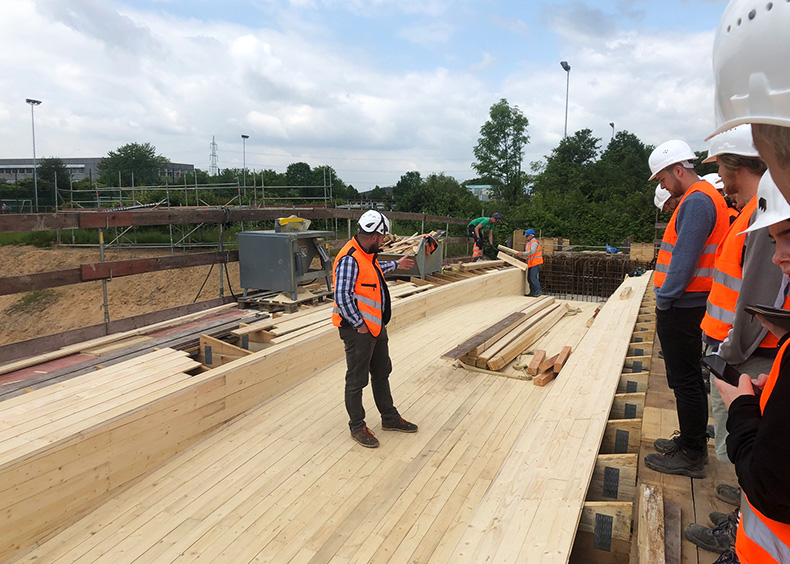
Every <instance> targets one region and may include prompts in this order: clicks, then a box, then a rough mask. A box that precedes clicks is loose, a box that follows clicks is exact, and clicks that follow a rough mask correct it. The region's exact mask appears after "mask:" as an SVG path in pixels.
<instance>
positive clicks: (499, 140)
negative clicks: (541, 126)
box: [472, 98, 529, 204]
mask: <svg viewBox="0 0 790 564" xmlns="http://www.w3.org/2000/svg"><path fill="white" fill-rule="evenodd" d="M489 115H490V119H489V120H488V121H487V122H485V123H484V124H483V127H481V128H480V138H479V139H478V140H477V145H476V146H475V148H474V152H475V158H476V159H477V161H476V162H474V163H472V167H473V168H474V169H475V170H476V171H477V173H478V174H479V175H480V176H482V177H485V178H490V179H491V180H492V181H493V183H494V190H495V195H496V196H497V197H498V198H500V199H503V200H505V201H507V202H509V203H511V204H515V203H517V202H518V201H519V199H520V198H521V196H522V194H523V191H524V180H525V178H524V173H523V172H522V170H521V162H522V160H523V158H524V146H525V145H526V144H527V143H528V142H529V135H527V126H528V125H529V120H528V119H527V118H526V117H525V116H524V114H522V113H521V110H520V109H519V108H518V106H513V107H511V106H510V105H509V104H508V102H507V100H506V99H505V98H502V99H501V100H500V101H499V102H497V103H496V104H494V105H493V106H491V109H490V112H489Z"/></svg>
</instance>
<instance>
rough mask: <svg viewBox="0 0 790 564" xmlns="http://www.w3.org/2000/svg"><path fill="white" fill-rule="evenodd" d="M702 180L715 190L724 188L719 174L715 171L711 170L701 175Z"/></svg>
mask: <svg viewBox="0 0 790 564" xmlns="http://www.w3.org/2000/svg"><path fill="white" fill-rule="evenodd" d="M702 180H704V181H705V182H707V183H708V184H711V185H712V186H713V187H714V188H715V189H716V190H724V182H722V181H721V176H719V175H718V174H717V173H715V172H711V173H710V174H706V175H705V176H703V177H702Z"/></svg>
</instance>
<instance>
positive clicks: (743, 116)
mask: <svg viewBox="0 0 790 564" xmlns="http://www.w3.org/2000/svg"><path fill="white" fill-rule="evenodd" d="M788 30H790V2H787V1H781V0H774V1H773V2H771V1H769V0H766V1H765V2H754V1H752V0H731V1H730V3H729V4H728V5H727V7H726V8H725V10H724V14H723V15H722V17H721V21H720V22H719V28H718V30H717V31H716V38H715V40H714V43H713V76H714V79H715V84H716V93H715V96H714V106H715V112H716V131H714V132H713V134H712V135H716V134H717V133H721V132H722V131H726V130H727V129H731V128H733V127H735V126H736V125H740V124H742V123H764V124H773V125H780V126H784V127H790V66H788V64H787V60H788V57H790V33H788Z"/></svg>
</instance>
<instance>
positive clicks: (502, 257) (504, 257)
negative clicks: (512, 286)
mask: <svg viewBox="0 0 790 564" xmlns="http://www.w3.org/2000/svg"><path fill="white" fill-rule="evenodd" d="M496 257H497V258H498V259H499V260H501V261H505V262H506V263H507V264H509V265H511V266H515V267H516V268H518V269H520V270H523V271H524V272H526V271H527V268H528V267H527V263H526V262H524V261H522V260H518V259H516V258H513V257H512V256H510V255H509V254H507V253H503V252H502V251H499V253H497V256H496Z"/></svg>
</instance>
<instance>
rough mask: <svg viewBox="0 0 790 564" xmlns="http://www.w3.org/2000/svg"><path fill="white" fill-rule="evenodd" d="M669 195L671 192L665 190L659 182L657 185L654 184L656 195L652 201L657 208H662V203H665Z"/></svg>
mask: <svg viewBox="0 0 790 564" xmlns="http://www.w3.org/2000/svg"><path fill="white" fill-rule="evenodd" d="M671 197H672V194H670V192H669V190H665V189H664V188H662V187H661V185H660V184H659V185H658V186H656V195H655V197H654V198H653V203H654V204H655V205H656V207H657V208H658V209H660V210H663V209H664V204H666V203H667V200H669V199H670V198H671Z"/></svg>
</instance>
